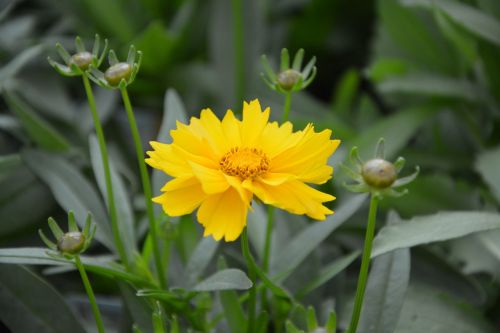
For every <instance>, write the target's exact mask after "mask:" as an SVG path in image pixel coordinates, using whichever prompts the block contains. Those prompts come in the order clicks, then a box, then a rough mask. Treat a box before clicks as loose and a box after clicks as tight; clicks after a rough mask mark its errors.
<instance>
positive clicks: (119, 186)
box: [89, 134, 137, 260]
mask: <svg viewBox="0 0 500 333" xmlns="http://www.w3.org/2000/svg"><path fill="white" fill-rule="evenodd" d="M89 149H90V159H91V162H92V169H93V170H94V174H95V177H96V179H97V184H98V185H99V189H100V190H101V193H102V196H103V197H104V200H105V201H106V203H107V205H108V206H109V203H108V194H107V193H108V191H107V188H106V181H105V176H104V167H103V162H102V158H101V150H100V148H99V143H98V141H97V137H96V136H95V135H93V134H92V135H90V136H89ZM109 169H110V173H111V184H112V186H113V196H114V202H115V207H116V213H117V218H118V221H119V222H120V228H119V233H120V238H121V239H122V241H123V243H124V244H125V251H126V252H127V257H128V258H129V260H131V259H132V256H133V254H134V252H136V251H137V246H136V243H135V230H134V215H133V211H132V206H131V204H130V198H129V197H128V191H127V189H126V187H125V184H124V183H123V180H122V178H121V177H120V174H119V173H118V171H117V170H116V168H115V166H114V163H113V160H112V159H110V160H109ZM108 211H109V210H108Z"/></svg>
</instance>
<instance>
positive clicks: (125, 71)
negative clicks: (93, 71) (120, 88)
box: [104, 62, 132, 86]
mask: <svg viewBox="0 0 500 333" xmlns="http://www.w3.org/2000/svg"><path fill="white" fill-rule="evenodd" d="M131 75H132V66H130V64H128V63H126V62H120V63H117V64H116V65H113V66H111V67H109V68H108V69H107V70H106V72H105V73H104V78H105V79H106V81H107V82H108V83H109V84H110V85H112V86H117V85H118V84H119V83H120V81H121V80H123V79H124V80H125V81H128V79H130V76H131Z"/></svg>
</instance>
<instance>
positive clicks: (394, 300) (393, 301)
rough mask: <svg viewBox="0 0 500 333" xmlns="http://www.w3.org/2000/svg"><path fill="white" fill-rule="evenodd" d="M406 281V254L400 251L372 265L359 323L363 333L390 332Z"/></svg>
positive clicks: (397, 316) (407, 270)
mask: <svg viewBox="0 0 500 333" xmlns="http://www.w3.org/2000/svg"><path fill="white" fill-rule="evenodd" d="M409 282H410V251H409V250H408V249H400V250H396V251H394V252H391V253H386V254H384V255H382V256H380V257H377V258H376V259H375V260H374V262H373V267H372V268H371V271H370V275H369V277H368V284H367V286H366V292H365V298H364V302H363V308H362V311H361V317H360V322H359V331H360V332H363V333H392V332H394V329H395V328H396V325H397V324H398V321H399V315H400V313H401V307H402V306H403V302H404V297H405V294H406V289H407V288H408V283H409Z"/></svg>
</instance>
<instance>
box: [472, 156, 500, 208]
mask: <svg viewBox="0 0 500 333" xmlns="http://www.w3.org/2000/svg"><path fill="white" fill-rule="evenodd" d="M499 165H500V147H497V148H496V149H493V150H489V151H485V152H482V153H480V154H479V156H478V157H477V160H476V164H475V167H476V170H477V171H478V172H479V173H480V174H481V176H482V177H483V179H484V181H485V182H486V184H488V186H489V187H490V189H491V192H492V193H493V195H495V197H496V198H497V200H498V202H500V173H499V172H498V166H499Z"/></svg>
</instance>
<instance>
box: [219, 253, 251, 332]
mask: <svg viewBox="0 0 500 333" xmlns="http://www.w3.org/2000/svg"><path fill="white" fill-rule="evenodd" d="M218 266H219V268H221V269H226V263H225V261H224V258H222V257H221V258H220V260H219V265H218ZM219 297H220V301H221V304H222V308H223V309H224V317H225V318H226V321H227V325H228V326H229V328H230V330H231V332H241V331H244V330H245V329H246V327H247V319H246V317H245V313H244V312H243V308H242V307H241V303H240V301H239V299H238V294H236V291H234V290H224V291H220V292H219Z"/></svg>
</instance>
